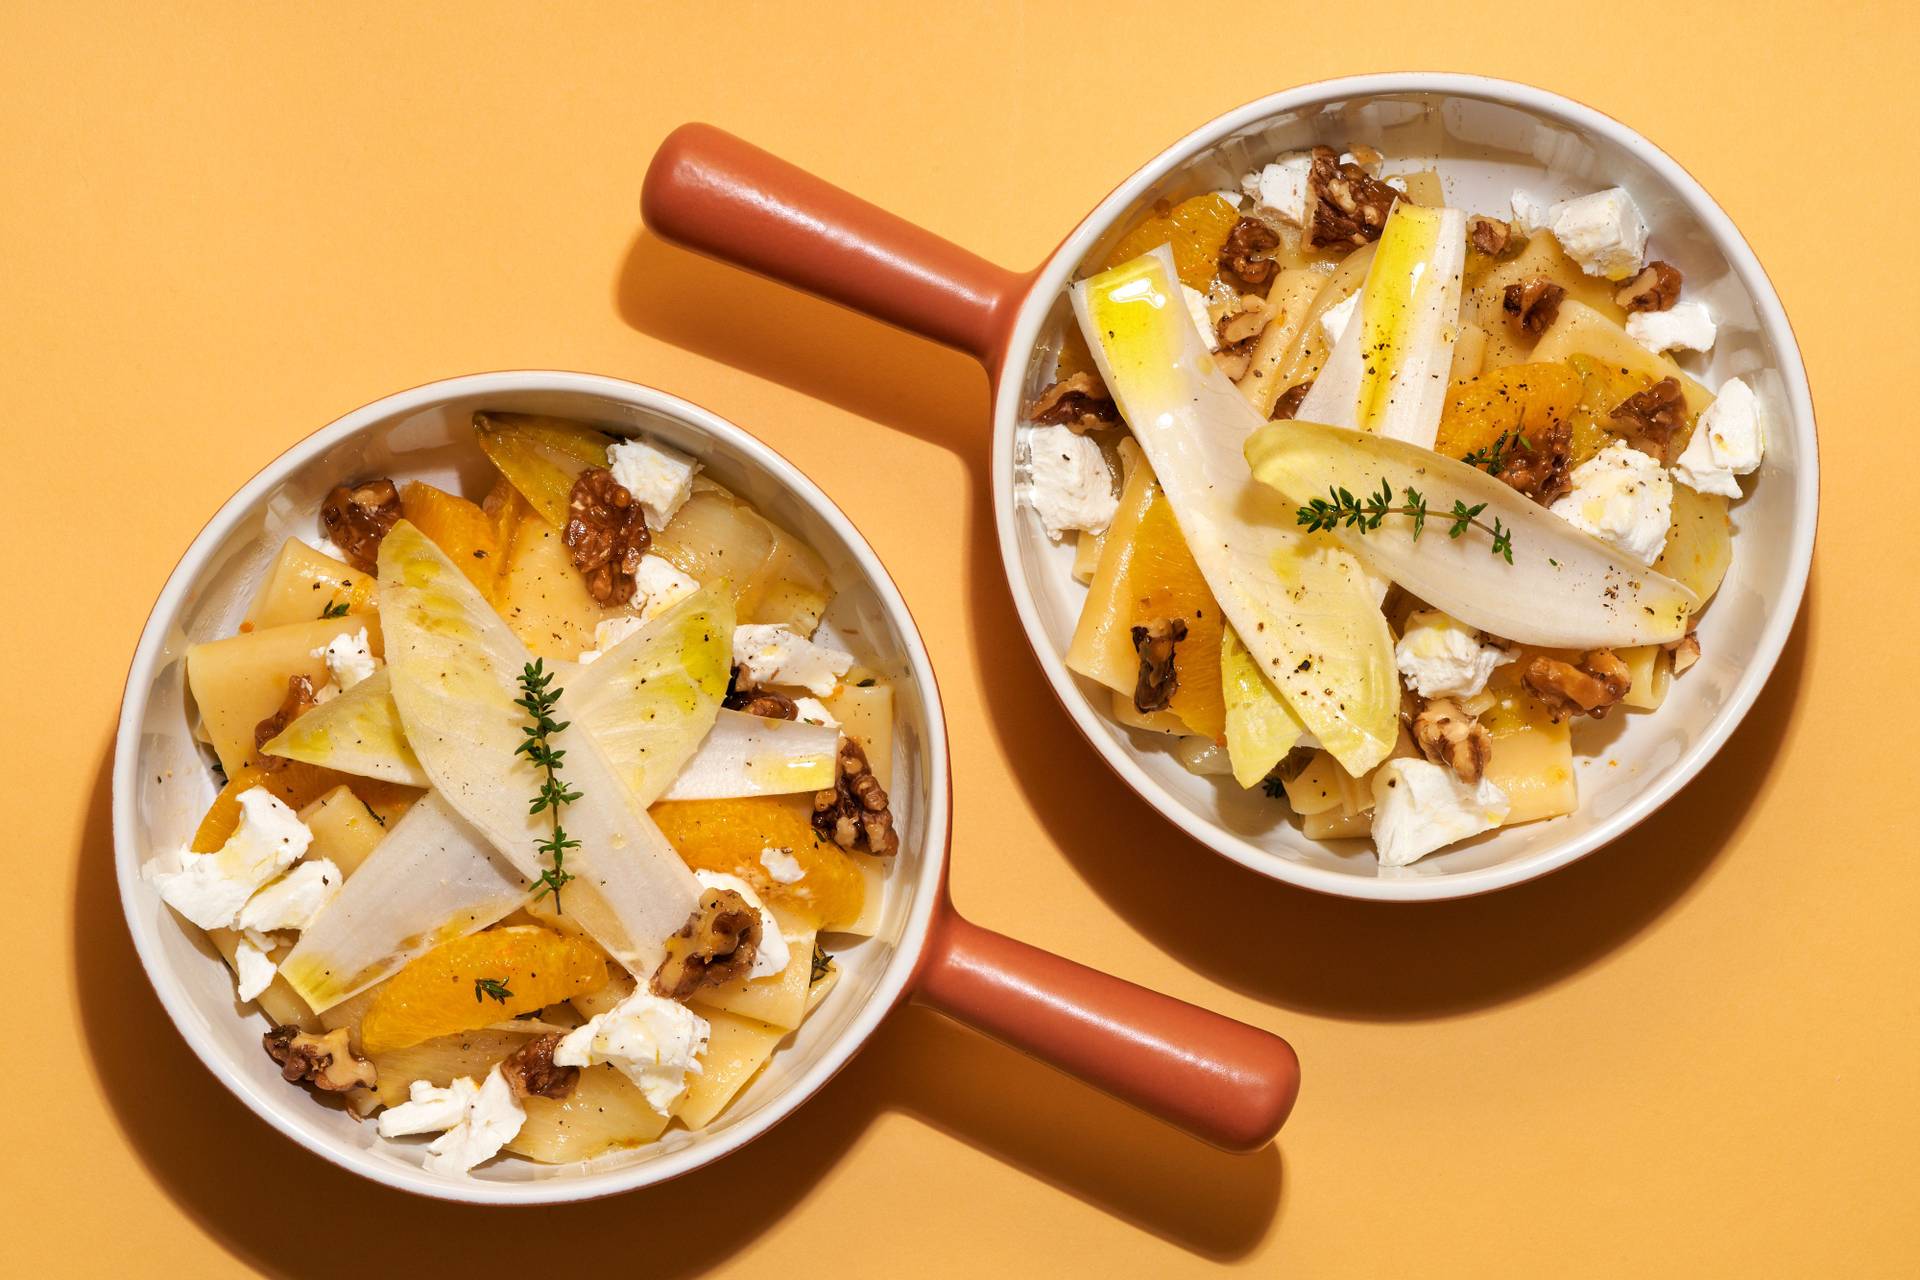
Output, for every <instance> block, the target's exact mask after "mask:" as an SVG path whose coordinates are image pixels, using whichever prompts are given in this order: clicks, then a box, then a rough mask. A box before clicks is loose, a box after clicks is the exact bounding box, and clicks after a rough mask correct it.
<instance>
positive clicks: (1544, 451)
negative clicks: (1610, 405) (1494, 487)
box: [1500, 422, 1573, 507]
mask: <svg viewBox="0 0 1920 1280" xmlns="http://www.w3.org/2000/svg"><path fill="white" fill-rule="evenodd" d="M1500 479H1502V480H1504V481H1506V482H1507V484H1508V486H1509V487H1511V488H1513V489H1515V490H1517V491H1519V492H1521V493H1524V494H1526V495H1527V496H1528V497H1529V498H1532V499H1533V500H1534V501H1535V502H1537V503H1539V504H1540V505H1541V506H1543V507H1546V506H1551V505H1553V503H1554V502H1555V501H1557V500H1558V499H1560V498H1561V497H1564V496H1565V495H1566V493H1567V491H1568V490H1570V489H1572V488H1573V424H1571V423H1568V422H1555V423H1552V424H1551V425H1549V426H1547V427H1546V428H1545V429H1543V430H1537V431H1535V432H1534V433H1533V434H1532V435H1530V436H1526V437H1524V442H1523V440H1522V438H1521V437H1518V436H1516V437H1515V438H1514V439H1512V440H1510V441H1509V442H1508V444H1507V447H1506V451H1505V452H1504V453H1503V454H1502V455H1501V457H1500Z"/></svg>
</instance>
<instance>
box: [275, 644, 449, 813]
mask: <svg viewBox="0 0 1920 1280" xmlns="http://www.w3.org/2000/svg"><path fill="white" fill-rule="evenodd" d="M260 751H261V754H263V755H269V756H280V757H283V758H284V759H287V760H302V761H305V762H306V763H307V764H317V765H320V766H322V767H324V768H328V769H335V770H338V771H339V772H341V773H351V774H353V775H354V776H355V777H359V778H380V779H383V780H385V781H387V782H401V783H405V784H406V785H407V786H410V787H425V786H430V785H431V780H430V779H429V778H428V777H427V771H426V770H425V769H423V768H421V767H420V760H419V757H417V756H415V755H414V754H413V748H412V747H410V746H408V745H407V731H406V728H405V726H403V725H402V724H401V723H400V709H399V708H398V707H396V706H394V705H393V684H392V677H391V676H390V675H389V674H388V672H387V669H386V668H385V667H382V668H380V669H379V670H378V671H376V672H374V673H373V674H372V675H370V676H368V677H367V678H366V679H364V680H362V681H361V682H360V683H359V684H356V685H354V686H353V687H352V688H351V689H348V690H346V691H344V692H343V693H341V694H340V695H339V696H338V697H336V698H333V699H332V700H330V701H327V702H323V703H321V704H320V705H319V706H317V707H315V708H313V709H312V710H311V711H309V712H307V713H306V714H305V715H303V716H301V717H300V718H299V719H297V720H295V721H294V722H293V723H292V724H290V725H288V726H287V727H286V730H285V731H284V732H283V733H281V735H280V736H279V737H277V738H275V739H274V740H273V741H271V742H269V743H267V745H266V746H264V747H261V748H260Z"/></svg>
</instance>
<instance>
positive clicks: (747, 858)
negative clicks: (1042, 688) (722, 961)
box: [649, 646, 1219, 929]
mask: <svg viewBox="0 0 1920 1280" xmlns="http://www.w3.org/2000/svg"><path fill="white" fill-rule="evenodd" d="M1216 647H1217V646H1216ZM1214 683H1215V685H1218V684H1219V678H1218V677H1217V676H1216V677H1215V679H1214ZM649 812H650V813H651V814H652V815H653V820H654V821H655V822H657V823H659V824H660V829H661V830H662V831H664V832H666V834H667V840H668V841H669V842H670V843H671V844H672V845H673V847H674V848H675V849H677V850H679V852H680V857H681V858H682V859H683V860H685V862H686V864H687V865H688V866H689V867H692V868H693V869H694V870H696V871H721V872H725V873H727V874H728V875H736V876H739V877H740V878H741V879H742V880H745V881H746V882H747V883H748V884H750V885H752V886H753V891H754V892H755V893H757V894H759V895H760V900H761V901H762V902H765V903H766V904H767V905H768V906H770V907H779V908H781V909H782V910H789V911H792V912H793V913H794V914H796V915H799V916H802V917H804V918H806V919H808V920H811V921H813V922H815V923H817V924H818V925H819V926H820V927H821V928H823V929H832V928H837V927H845V926H846V925H849V924H852V923H853V922H854V921H855V920H858V919H859V918H860V909H861V907H862V906H864V905H865V902H866V885H865V881H864V880H863V879H862V877H861V875H860V868H859V867H858V866H857V865H856V864H855V863H854V861H853V859H851V858H849V857H848V856H847V855H846V854H845V853H843V852H841V850H840V847H839V846H838V845H835V844H833V843H831V842H829V841H826V840H822V839H821V838H820V837H819V835H818V834H816V833H815V831H814V829H813V823H812V822H811V821H810V815H811V814H812V812H813V797H812V796H810V795H797V796H752V797H748V798H745V799H739V800H666V801H662V802H661V803H659V804H656V805H654V806H653V808H652V809H651V810H649ZM769 848H772V849H787V850H790V851H792V853H793V856H794V857H795V858H797V859H798V860H799V862H800V865H801V866H802V867H804V868H805V869H806V874H805V875H803V876H802V877H801V878H800V879H798V880H796V881H795V882H794V883H792V884H781V883H780V882H779V881H777V880H775V879H774V878H773V877H772V876H770V875H768V874H767V869H766V867H765V866H763V865H761V862H760V854H761V852H762V851H763V850H765V849H769Z"/></svg>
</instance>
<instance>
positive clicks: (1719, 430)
mask: <svg viewBox="0 0 1920 1280" xmlns="http://www.w3.org/2000/svg"><path fill="white" fill-rule="evenodd" d="M1766 444H1767V441H1766V426H1765V422H1764V420H1763V418H1762V414H1761V411H1760V398H1759V397H1758V396H1756V395H1754V394H1753V390H1752V388H1750V387H1748V386H1747V384H1746V383H1744V382H1742V381H1740V379H1738V378H1729V379H1727V384H1726V385H1725V386H1723V387H1721V388H1720V393H1719V395H1717V396H1716V397H1715V398H1714V401H1713V403H1712V404H1710V405H1708V406H1707V407H1706V410H1705V411H1704V412H1703V413H1701V415H1700V420H1699V421H1698V422H1696V423H1695V424H1694V426H1693V435H1692V437H1691V438H1689V439H1688V441H1687V447H1686V448H1685V449H1683V450H1681V451H1680V457H1679V459H1678V460H1676V461H1675V462H1674V464H1673V478H1674V479H1676V480H1678V481H1679V482H1680V483H1681V484H1684V485H1686V486H1687V487H1688V488H1689V489H1692V490H1693V491H1694V492H1696V493H1717V494H1720V495H1722V496H1724V497H1728V498H1737V497H1739V496H1740V482H1739V481H1738V480H1737V479H1735V477H1736V476H1744V475H1749V474H1751V473H1752V472H1753V471H1754V470H1755V469H1756V468H1758V467H1759V465H1760V460H1761V458H1762V456H1763V455H1764V454H1765V453H1766Z"/></svg>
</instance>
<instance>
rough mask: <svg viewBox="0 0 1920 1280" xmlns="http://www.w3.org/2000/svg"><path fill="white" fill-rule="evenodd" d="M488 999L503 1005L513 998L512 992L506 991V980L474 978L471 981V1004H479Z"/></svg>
mask: <svg viewBox="0 0 1920 1280" xmlns="http://www.w3.org/2000/svg"><path fill="white" fill-rule="evenodd" d="M489 997H491V998H492V999H495V1000H498V1001H499V1002H500V1003H501V1004H505V1003H506V1002H507V1001H508V1000H510V999H511V998H512V997H513V992H512V991H510V990H508V989H507V980H506V979H505V978H475V979H474V980H473V1002H474V1003H475V1004H479V1003H480V1002H481V1001H482V1000H485V999H487V998H489Z"/></svg>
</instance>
